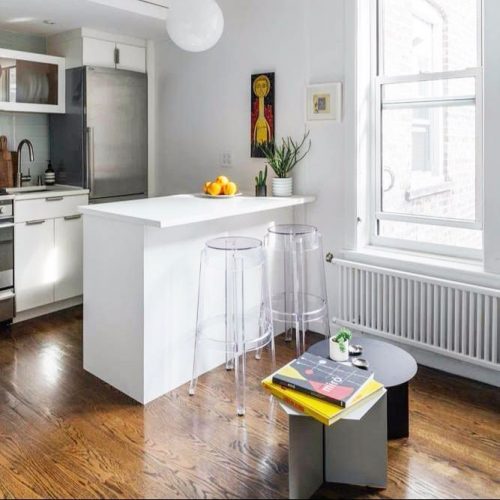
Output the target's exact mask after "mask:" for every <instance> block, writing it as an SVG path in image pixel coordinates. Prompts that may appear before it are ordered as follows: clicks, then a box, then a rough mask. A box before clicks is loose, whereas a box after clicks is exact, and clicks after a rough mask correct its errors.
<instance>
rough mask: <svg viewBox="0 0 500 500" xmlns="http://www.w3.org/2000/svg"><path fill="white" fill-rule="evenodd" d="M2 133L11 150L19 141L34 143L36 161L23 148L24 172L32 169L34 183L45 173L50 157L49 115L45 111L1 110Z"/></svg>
mask: <svg viewBox="0 0 500 500" xmlns="http://www.w3.org/2000/svg"><path fill="white" fill-rule="evenodd" d="M0 135H5V136H6V137H7V140H8V145H9V150H10V151H16V150H17V146H18V144H19V142H21V141H22V140H23V139H29V140H30V141H31V142H32V143H33V150H34V152H35V161H34V162H33V163H31V162H30V161H29V158H28V154H27V149H26V148H25V149H24V150H23V165H22V171H23V173H27V172H28V168H29V169H30V171H31V176H32V178H33V181H32V182H33V184H36V180H37V177H38V176H39V175H42V176H43V174H44V172H45V170H46V169H47V162H48V161H49V159H50V146H49V115H48V114H44V113H14V112H8V111H0Z"/></svg>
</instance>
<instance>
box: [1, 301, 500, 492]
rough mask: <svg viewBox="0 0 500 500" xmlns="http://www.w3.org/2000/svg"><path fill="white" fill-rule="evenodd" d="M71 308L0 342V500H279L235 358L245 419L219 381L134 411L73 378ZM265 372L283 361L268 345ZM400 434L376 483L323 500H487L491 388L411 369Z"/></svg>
mask: <svg viewBox="0 0 500 500" xmlns="http://www.w3.org/2000/svg"><path fill="white" fill-rule="evenodd" d="M81 330H82V319H81V310H80V309H79V308H75V309H71V310H68V311H65V312H62V313H58V314H55V315H52V316H47V317H44V318H40V319H37V320H32V321H29V322H26V323H23V324H20V325H17V326H14V327H12V331H11V332H8V331H6V332H2V333H1V334H0V498H15V497H18V498H19V497H23V498H27V497H31V498H35V497H66V498H67V497H79V498H93V497H108V498H123V497H133V498H141V497H161V498H166V497H179V498H185V497H189V498H235V497H240V498H245V497H246V498H282V497H286V496H287V494H288V488H287V481H288V477H287V452H288V450H287V422H286V419H285V418H284V415H283V413H282V412H281V411H280V410H279V408H278V407H277V406H276V403H274V402H272V401H271V400H270V398H269V397H268V396H267V395H266V394H264V393H263V391H262V390H261V389H260V387H259V381H260V379H261V378H262V377H263V376H264V375H265V374H267V373H268V371H269V370H270V366H269V364H268V362H267V361H266V360H264V359H263V360H262V361H260V362H257V361H255V360H254V359H253V358H252V359H250V360H249V367H248V370H249V380H248V386H249V391H248V401H247V406H248V414H247V416H246V418H238V417H236V416H235V407H234V402H233V392H232V389H233V386H232V380H231V376H230V374H227V373H226V372H225V371H224V370H218V371H215V372H213V373H210V374H209V375H207V376H205V377H202V378H201V379H200V385H199V391H198V394H197V396H196V397H194V398H190V397H189V396H188V395H187V387H183V388H181V389H179V390H177V391H175V392H173V393H171V394H169V395H168V396H165V397H163V398H161V399H160V400H157V401H156V402H154V403H152V404H151V405H149V406H148V407H147V408H143V407H141V406H139V405H137V404H135V403H134V402H132V401H131V400H130V399H128V398H127V397H125V396H123V395H121V394H120V393H118V392H117V391H115V390H114V389H112V388H111V387H109V386H107V385H106V384H104V383H102V382H100V381H99V380H97V379H96V378H94V377H92V376H91V375H89V374H87V373H85V372H84V371H83V369H82V347H81V343H82V335H81ZM278 353H279V362H280V363H284V362H285V361H287V360H289V359H291V358H292V357H293V352H292V351H291V349H290V347H289V346H288V345H285V344H284V343H283V342H282V341H280V342H279V345H278ZM411 409H412V412H411V425H412V428H411V434H412V436H411V438H410V439H408V440H402V441H399V442H392V443H391V444H390V446H389V487H388V488H387V490H385V491H379V492H377V491H370V490H366V489H361V488H350V487H344V486H332V485H330V486H325V487H324V488H323V489H322V490H321V491H320V492H318V496H325V497H329V498H346V497H351V498H352V497H358V498H494V497H495V498H498V497H499V496H500V483H499V476H500V463H499V460H500V444H499V440H500V420H499V418H500V413H499V412H500V399H499V393H498V391H497V390H495V389H493V388H491V387H488V386H484V385H481V384H478V383H474V382H470V381H466V380H464V379H460V378H456V377H451V376H447V375H444V374H442V373H440V372H436V371H432V370H429V369H423V368H422V369H421V370H420V371H419V374H418V376H417V378H416V380H415V382H414V384H413V385H412V387H411Z"/></svg>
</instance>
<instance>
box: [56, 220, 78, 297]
mask: <svg viewBox="0 0 500 500" xmlns="http://www.w3.org/2000/svg"><path fill="white" fill-rule="evenodd" d="M54 241H55V252H56V256H57V262H56V269H57V273H56V274H57V279H56V281H55V290H54V299H55V301H56V302H58V301H59V300H65V299H70V298H72V297H78V296H79V295H81V294H82V293H83V220H82V217H81V215H70V216H67V217H62V218H59V219H55V231H54Z"/></svg>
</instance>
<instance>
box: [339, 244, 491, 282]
mask: <svg viewBox="0 0 500 500" xmlns="http://www.w3.org/2000/svg"><path fill="white" fill-rule="evenodd" d="M339 257H340V258H342V259H346V260H351V261H353V262H358V263H360V264H366V265H372V266H380V267H386V268H390V269H395V270H398V271H402V272H409V273H413V274H421V275H422V274H423V275H428V276H432V277H435V278H441V279H445V280H449V281H457V282H464V283H469V284H471V285H477V286H483V287H487V288H495V289H498V288H500V274H493V273H488V272H486V271H485V270H484V264H483V262H480V261H475V260H468V259H458V258H451V257H450V258H448V257H440V256H437V255H432V254H423V253H416V252H409V251H404V250H396V249H387V248H382V247H375V246H368V247H365V248H362V249H360V250H345V251H343V252H341V253H340V254H339Z"/></svg>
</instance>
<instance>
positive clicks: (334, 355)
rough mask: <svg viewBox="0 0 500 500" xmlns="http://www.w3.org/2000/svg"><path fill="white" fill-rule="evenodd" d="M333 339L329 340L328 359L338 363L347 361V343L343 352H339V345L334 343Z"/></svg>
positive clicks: (347, 342)
mask: <svg viewBox="0 0 500 500" xmlns="http://www.w3.org/2000/svg"><path fill="white" fill-rule="evenodd" d="M333 339H334V337H332V338H331V339H330V359H331V360H333V361H338V362H340V363H342V362H344V361H349V341H346V342H345V343H344V344H345V352H342V351H341V350H340V344H339V343H338V342H335V341H334V340H333Z"/></svg>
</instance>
